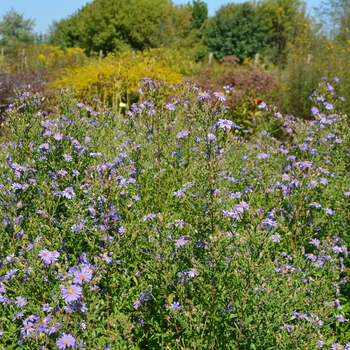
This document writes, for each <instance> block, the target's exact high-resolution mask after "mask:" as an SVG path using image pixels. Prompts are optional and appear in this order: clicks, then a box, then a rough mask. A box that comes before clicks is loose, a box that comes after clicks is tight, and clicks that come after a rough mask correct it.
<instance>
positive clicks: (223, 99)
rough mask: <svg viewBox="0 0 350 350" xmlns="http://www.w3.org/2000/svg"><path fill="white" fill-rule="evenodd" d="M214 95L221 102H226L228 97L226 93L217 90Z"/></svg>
mask: <svg viewBox="0 0 350 350" xmlns="http://www.w3.org/2000/svg"><path fill="white" fill-rule="evenodd" d="M214 96H215V97H216V98H217V99H218V100H219V101H221V102H225V101H226V97H225V95H224V94H223V93H222V92H218V91H215V92H214Z"/></svg>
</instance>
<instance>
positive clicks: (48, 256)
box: [38, 249, 60, 265]
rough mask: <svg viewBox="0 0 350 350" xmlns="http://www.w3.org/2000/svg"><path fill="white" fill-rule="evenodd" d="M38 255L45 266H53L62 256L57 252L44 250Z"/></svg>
mask: <svg viewBox="0 0 350 350" xmlns="http://www.w3.org/2000/svg"><path fill="white" fill-rule="evenodd" d="M38 255H39V256H40V257H41V259H42V261H43V263H44V264H45V265H49V264H52V263H54V262H55V261H57V259H58V258H59V256H60V253H59V252H57V251H55V250H54V251H52V252H50V251H48V250H46V249H44V250H41V251H40V252H39V254H38Z"/></svg>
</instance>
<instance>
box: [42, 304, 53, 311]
mask: <svg viewBox="0 0 350 350" xmlns="http://www.w3.org/2000/svg"><path fill="white" fill-rule="evenodd" d="M43 310H44V311H45V312H50V311H51V310H52V307H51V306H50V305H49V304H43Z"/></svg>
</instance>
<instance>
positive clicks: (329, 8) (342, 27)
mask: <svg viewBox="0 0 350 350" xmlns="http://www.w3.org/2000/svg"><path fill="white" fill-rule="evenodd" d="M315 10H316V14H317V17H318V18H319V19H321V23H322V28H323V31H324V32H325V33H327V36H328V37H329V38H330V39H331V40H333V39H337V40H341V41H348V40H350V0H327V1H326V2H323V3H322V4H321V7H320V8H318V9H315Z"/></svg>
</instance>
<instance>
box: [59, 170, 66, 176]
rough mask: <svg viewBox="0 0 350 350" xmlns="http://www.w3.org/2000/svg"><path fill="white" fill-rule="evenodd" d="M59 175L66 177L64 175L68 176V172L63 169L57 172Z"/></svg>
mask: <svg viewBox="0 0 350 350" xmlns="http://www.w3.org/2000/svg"><path fill="white" fill-rule="evenodd" d="M57 174H58V175H61V176H64V175H67V174H68V172H67V171H66V170H63V169H61V170H58V171H57Z"/></svg>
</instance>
